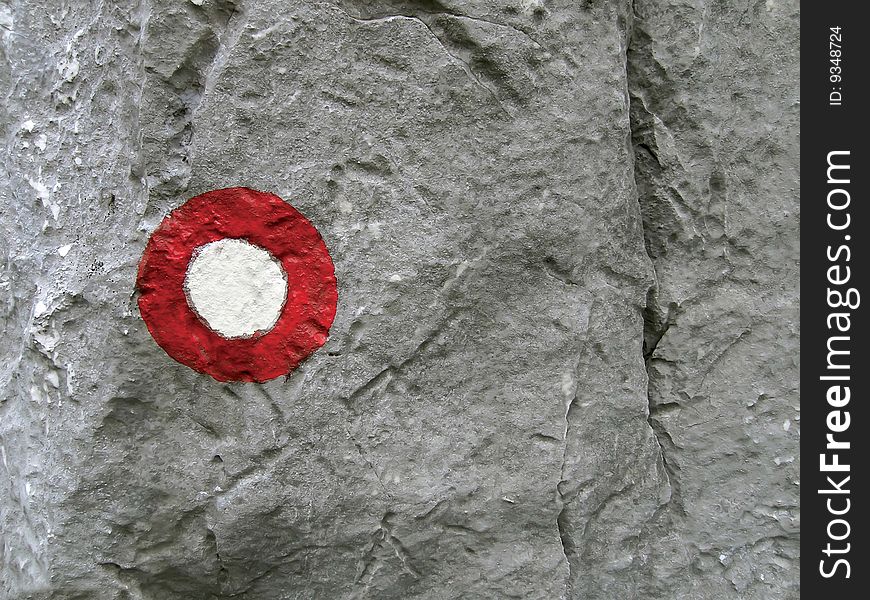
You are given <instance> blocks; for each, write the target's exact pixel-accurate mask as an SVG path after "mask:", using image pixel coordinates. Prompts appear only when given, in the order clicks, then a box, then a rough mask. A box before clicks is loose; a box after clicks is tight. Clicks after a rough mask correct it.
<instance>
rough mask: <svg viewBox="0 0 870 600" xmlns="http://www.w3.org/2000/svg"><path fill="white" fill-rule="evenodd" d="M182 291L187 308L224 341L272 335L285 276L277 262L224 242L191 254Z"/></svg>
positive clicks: (264, 254)
mask: <svg viewBox="0 0 870 600" xmlns="http://www.w3.org/2000/svg"><path fill="white" fill-rule="evenodd" d="M184 288H185V291H186V292H187V298H188V302H189V303H190V306H191V308H192V309H193V310H194V311H195V312H196V313H197V314H198V315H199V316H200V318H202V319H203V320H204V321H205V322H206V323H207V324H208V326H209V327H211V328H212V329H213V330H214V331H215V332H217V333H218V334H220V335H221V336H223V337H226V338H240V337H249V336H251V335H253V334H255V333H257V332H259V331H268V330H270V329H272V327H274V326H275V323H276V322H277V321H278V317H280V316H281V310H282V309H283V308H284V300H285V299H286V298H287V279H286V275H285V273H284V269H283V268H282V267H281V265H280V263H279V262H278V261H277V259H275V258H274V257H273V256H272V255H271V254H269V252H267V251H266V250H264V249H263V248H259V247H257V246H254V245H252V244H249V243H248V242H246V241H245V240H239V239H229V238H227V239H223V240H218V241H216V242H211V243H210V244H205V245H204V246H200V247H199V248H198V249H197V250H196V251H195V253H194V256H193V258H192V259H191V261H190V265H189V266H188V269H187V276H186V277H185V280H184Z"/></svg>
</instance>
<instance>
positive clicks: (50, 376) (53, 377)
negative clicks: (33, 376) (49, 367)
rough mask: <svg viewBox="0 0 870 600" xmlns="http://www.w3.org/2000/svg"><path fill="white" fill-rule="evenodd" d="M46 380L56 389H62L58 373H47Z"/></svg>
mask: <svg viewBox="0 0 870 600" xmlns="http://www.w3.org/2000/svg"><path fill="white" fill-rule="evenodd" d="M45 380H46V381H47V382H48V383H50V384H51V387H53V388H55V389H56V388H59V387H60V377H58V375H57V371H49V372H48V373H46V374H45Z"/></svg>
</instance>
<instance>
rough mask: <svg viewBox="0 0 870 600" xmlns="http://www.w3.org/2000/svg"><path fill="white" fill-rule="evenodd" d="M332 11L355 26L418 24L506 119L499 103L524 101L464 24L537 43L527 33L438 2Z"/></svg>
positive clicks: (356, 5) (346, 5) (355, 5)
mask: <svg viewBox="0 0 870 600" xmlns="http://www.w3.org/2000/svg"><path fill="white" fill-rule="evenodd" d="M336 8H337V9H338V10H339V11H341V12H342V13H343V14H344V15H345V16H347V17H348V18H350V19H352V20H353V21H356V22H358V23H381V22H387V21H390V20H392V19H405V20H410V21H414V22H417V23H419V24H420V25H422V26H423V27H425V28H426V30H427V31H428V33H429V35H431V36H432V38H433V39H434V40H435V41H436V42H437V43H438V45H439V46H440V47H441V49H442V50H443V51H444V53H445V54H446V55H447V56H448V57H449V58H450V61H451V62H452V63H454V64H455V65H457V66H458V67H459V68H460V69H462V71H463V72H464V73H465V74H466V76H467V77H468V78H469V79H470V80H471V81H472V82H473V83H474V84H475V85H476V86H477V87H479V88H480V89H482V90H484V91H485V92H486V93H487V94H488V95H489V96H490V97H491V98H492V100H493V103H494V105H495V106H496V107H497V108H498V110H499V111H500V112H502V113H503V114H504V115H505V116H506V117H508V118H511V116H512V115H511V112H510V111H509V110H508V106H507V105H506V104H505V102H504V101H503V100H502V98H503V97H504V98H506V99H507V100H509V101H511V102H513V103H516V104H522V103H523V101H524V99H523V95H522V93H521V91H520V90H517V89H515V87H514V86H513V85H511V83H510V77H509V73H508V72H507V71H506V70H505V68H504V66H503V65H501V64H499V61H498V60H497V57H496V56H493V55H492V53H491V51H490V49H489V48H486V47H484V46H482V45H481V44H480V43H479V42H478V41H477V40H475V39H474V36H473V35H472V34H471V33H470V32H469V31H468V28H467V27H466V25H467V24H468V23H484V24H487V25H491V26H494V27H503V28H507V29H510V30H512V31H515V32H518V33H521V34H522V35H523V36H525V37H526V38H527V39H528V40H529V41H530V42H531V43H532V44H534V45H535V47H537V48H540V47H541V45H540V44H538V42H536V41H535V40H534V39H533V38H532V37H531V36H529V34H528V33H526V32H524V31H522V30H520V29H517V28H516V27H514V26H512V25H508V24H505V23H498V22H495V21H490V20H486V19H481V18H477V17H470V16H468V15H464V14H461V13H459V12H457V11H455V10H452V9H449V8H447V7H446V6H444V5H442V4H441V3H439V2H430V1H428V0H427V1H422V2H421V1H419V0H412V1H406V2H400V3H389V2H388V3H386V4H385V5H384V6H381V5H380V3H366V2H361V1H360V0H352V1H348V2H341V3H339V4H338V5H336Z"/></svg>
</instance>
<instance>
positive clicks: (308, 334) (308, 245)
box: [136, 188, 338, 382]
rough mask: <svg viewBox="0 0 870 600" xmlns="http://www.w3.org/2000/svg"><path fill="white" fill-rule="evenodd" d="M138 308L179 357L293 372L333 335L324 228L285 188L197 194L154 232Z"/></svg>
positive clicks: (208, 369)
mask: <svg viewBox="0 0 870 600" xmlns="http://www.w3.org/2000/svg"><path fill="white" fill-rule="evenodd" d="M136 287H137V289H138V290H139V294H140V295H139V311H140V313H141V314H142V318H143V319H144V320H145V324H146V325H147V326H148V331H150V332H151V335H152V337H153V338H154V340H155V341H156V342H157V343H158V344H159V345H160V347H161V348H163V349H164V350H165V351H166V353H167V354H168V355H169V356H171V357H172V358H174V359H175V360H177V361H178V362H180V363H182V364H184V365H187V366H188V367H190V368H192V369H195V370H197V371H199V372H201V373H207V374H208V375H211V376H212V377H214V378H215V379H217V380H219V381H259V382H262V381H267V380H269V379H273V378H275V377H279V376H281V375H286V374H287V373H289V372H290V371H292V370H293V369H295V368H296V367H297V366H298V365H299V363H301V362H302V361H303V360H305V359H306V358H307V357H308V356H309V355H311V353H312V352H314V351H315V350H317V349H318V348H320V346H322V345H323V344H324V342H325V341H326V338H327V335H328V333H329V327H330V326H331V325H332V321H333V319H334V318H335V310H336V303H337V301H338V291H337V288H336V281H335V269H334V266H333V264H332V258H331V257H330V256H329V251H328V250H327V249H326V244H324V243H323V239H322V238H321V237H320V234H319V233H318V231H317V229H316V228H315V227H314V225H312V224H311V222H309V221H308V219H306V218H305V217H304V216H303V215H302V214H301V213H300V212H299V211H297V210H296V209H294V208H293V207H292V206H290V205H289V204H287V203H286V202H284V201H283V200H282V199H281V198H279V197H278V196H275V195H274V194H269V193H266V192H258V191H256V190H252V189H248V188H228V189H223V190H215V191H211V192H207V193H205V194H202V195H200V196H196V197H195V198H191V199H190V200H188V201H187V202H186V203H184V204H183V205H182V206H180V207H178V208H177V209H175V210H174V211H172V212H171V213H170V214H169V215H168V216H167V217H166V218H165V219H164V220H163V222H162V223H160V225H159V226H158V227H157V229H156V230H155V231H154V233H152V234H151V238H150V239H149V240H148V245H147V246H146V247H145V252H144V254H143V255H142V260H141V261H140V263H139V274H138V277H137V279H136Z"/></svg>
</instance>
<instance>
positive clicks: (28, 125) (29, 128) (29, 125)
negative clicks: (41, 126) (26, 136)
mask: <svg viewBox="0 0 870 600" xmlns="http://www.w3.org/2000/svg"><path fill="white" fill-rule="evenodd" d="M35 125H36V124H35V123H34V122H33V120H32V119H27V120H26V121H24V123H22V124H21V131H26V132H27V133H32V132H33V128H34V126H35Z"/></svg>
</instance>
